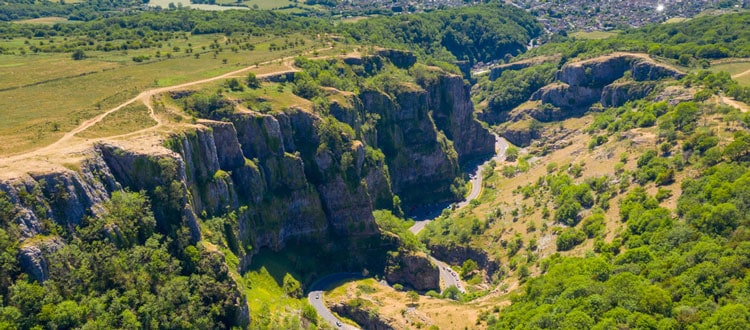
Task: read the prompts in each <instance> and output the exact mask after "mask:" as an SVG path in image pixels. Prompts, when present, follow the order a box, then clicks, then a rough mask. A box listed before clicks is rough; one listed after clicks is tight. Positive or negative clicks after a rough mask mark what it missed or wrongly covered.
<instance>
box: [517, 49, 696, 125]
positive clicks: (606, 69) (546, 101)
mask: <svg viewBox="0 0 750 330" xmlns="http://www.w3.org/2000/svg"><path fill="white" fill-rule="evenodd" d="M684 75H685V74H684V73H682V72H680V71H679V70H677V69H674V68H671V67H669V66H667V65H664V64H661V63H657V62H655V61H653V60H651V59H650V58H648V56H646V55H643V54H630V53H614V54H610V55H607V56H601V57H597V58H593V59H589V60H584V61H577V62H571V63H567V64H565V65H564V66H563V67H562V68H561V69H560V70H559V71H558V72H557V80H558V81H557V82H554V83H552V84H549V85H547V86H544V87H542V88H540V89H539V90H538V91H536V92H535V93H534V94H532V96H531V98H530V100H531V101H541V103H542V104H543V105H551V106H552V107H554V108H557V109H556V111H552V109H550V108H544V107H539V108H538V109H532V111H526V112H524V114H521V115H529V116H531V117H532V118H534V119H537V120H540V121H551V120H560V119H563V118H566V117H570V116H571V115H577V114H580V113H582V112H584V111H586V110H588V108H589V107H590V106H591V105H593V104H594V103H597V102H598V103H601V104H602V105H604V106H620V105H622V104H624V103H625V102H627V101H632V100H637V99H640V98H643V97H645V96H647V95H648V94H649V93H650V92H651V91H652V90H653V89H654V86H655V83H654V81H657V80H661V79H679V78H682V77H683V76H684ZM558 110H559V111H558ZM521 118H522V116H519V113H518V111H516V116H515V117H513V116H511V117H510V119H511V120H520V119H521Z"/></svg>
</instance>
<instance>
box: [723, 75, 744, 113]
mask: <svg viewBox="0 0 750 330" xmlns="http://www.w3.org/2000/svg"><path fill="white" fill-rule="evenodd" d="M746 72H748V71H746ZM721 102H723V103H724V104H727V105H729V106H732V107H735V108H737V109H740V111H742V112H747V111H748V106H747V104H744V103H742V102H739V101H735V100H733V99H730V98H728V97H726V96H723V95H722V96H721Z"/></svg>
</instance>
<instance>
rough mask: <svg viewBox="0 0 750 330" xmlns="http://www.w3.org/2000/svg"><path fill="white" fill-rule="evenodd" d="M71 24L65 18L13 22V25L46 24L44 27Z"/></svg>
mask: <svg viewBox="0 0 750 330" xmlns="http://www.w3.org/2000/svg"><path fill="white" fill-rule="evenodd" d="M66 22H69V21H68V19H67V18H65V17H56V16H51V17H39V18H32V19H25V20H21V21H13V23H21V24H24V23H28V24H44V25H53V24H55V23H66Z"/></svg>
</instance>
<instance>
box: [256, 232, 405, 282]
mask: <svg viewBox="0 0 750 330" xmlns="http://www.w3.org/2000/svg"><path fill="white" fill-rule="evenodd" d="M395 249H397V245H395V244H394V242H393V241H392V240H389V239H387V238H385V237H382V236H380V235H375V236H371V237H359V238H345V237H332V238H330V239H328V240H323V241H320V242H295V243H292V244H287V246H286V247H284V249H282V250H281V251H278V252H275V251H272V250H271V249H266V248H264V249H261V250H260V252H258V254H256V255H255V256H253V260H252V262H251V263H250V266H249V267H248V268H247V271H250V272H257V271H260V270H261V268H264V267H265V269H266V271H268V273H269V274H270V275H271V277H273V279H274V280H275V281H276V283H277V284H278V285H279V286H283V283H284V276H285V275H286V274H287V273H288V274H291V275H292V276H293V277H294V278H295V279H297V280H299V281H300V282H301V283H302V284H303V288H304V289H305V290H307V289H308V287H309V286H310V285H312V283H313V282H315V281H316V280H317V279H319V278H321V277H323V276H325V275H328V274H332V273H338V272H356V273H362V274H364V275H366V276H376V275H377V276H379V277H382V276H383V270H384V269H385V265H386V258H387V256H388V251H391V250H395Z"/></svg>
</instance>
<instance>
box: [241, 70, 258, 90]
mask: <svg viewBox="0 0 750 330" xmlns="http://www.w3.org/2000/svg"><path fill="white" fill-rule="evenodd" d="M245 83H246V84H247V87H248V88H250V89H258V88H260V79H258V77H257V76H256V75H255V73H253V72H250V73H248V74H247V79H246V80H245Z"/></svg>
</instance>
